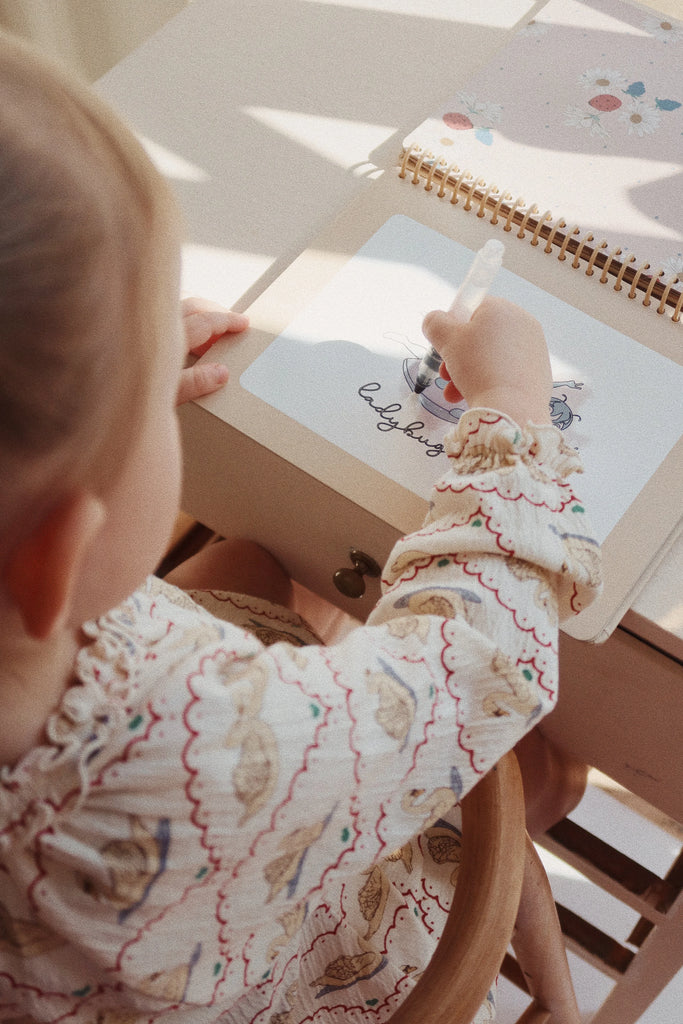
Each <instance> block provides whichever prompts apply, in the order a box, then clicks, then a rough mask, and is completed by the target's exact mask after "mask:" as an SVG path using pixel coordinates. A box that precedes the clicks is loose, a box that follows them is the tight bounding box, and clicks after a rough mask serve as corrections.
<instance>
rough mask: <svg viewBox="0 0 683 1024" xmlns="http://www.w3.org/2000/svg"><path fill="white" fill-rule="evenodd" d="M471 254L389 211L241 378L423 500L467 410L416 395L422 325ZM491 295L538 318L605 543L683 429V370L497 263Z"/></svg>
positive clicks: (559, 416)
mask: <svg viewBox="0 0 683 1024" xmlns="http://www.w3.org/2000/svg"><path fill="white" fill-rule="evenodd" d="M473 255H474V254H473V252H472V251H471V250H470V249H468V248H466V247H465V246H464V245H461V244H460V243H458V242H456V241H454V240H452V239H450V238H447V237H445V236H444V235H442V234H440V233H438V232H437V231H434V230H433V229H432V228H430V227H427V226H425V225H424V224H421V223H418V222H417V221H415V220H413V219H411V218H409V217H406V216H403V215H396V216H393V217H391V218H390V219H388V220H387V221H386V222H385V223H384V224H383V226H381V227H380V229H379V230H378V231H377V232H376V233H375V234H373V235H372V237H371V238H369V240H368V241H367V242H366V243H365V244H364V245H363V246H362V247H361V248H360V249H359V250H358V252H357V253H356V254H355V255H354V256H353V257H352V258H351V259H350V260H349V262H348V263H346V264H345V265H343V266H342V267H341V269H340V270H339V271H338V272H337V273H336V274H335V276H334V277H333V278H332V279H331V280H330V281H329V282H328V283H327V284H326V286H325V287H324V288H323V289H322V290H321V291H320V292H318V294H316V295H315V296H314V297H313V298H312V299H311V301H310V302H309V304H308V305H307V306H306V307H305V308H304V309H303V311H302V312H300V313H299V314H298V315H297V316H296V317H295V319H294V320H293V321H292V322H291V323H290V324H289V326H288V327H287V328H286V329H285V330H284V331H283V332H282V333H280V334H279V336H278V337H276V338H275V340H274V341H272V342H271V344H270V345H269V346H268V347H267V348H266V349H265V351H264V352H263V353H262V354H261V355H260V356H259V357H258V358H257V359H256V360H255V361H254V362H253V363H252V364H251V365H250V366H249V367H248V368H247V369H246V371H245V372H244V373H243V374H242V376H241V380H240V383H241V385H242V387H243V388H244V389H246V390H247V391H248V392H250V393H251V394H253V395H256V396H258V397H259V398H261V399H263V400H264V401H265V402H267V403H268V404H269V405H271V406H273V407H274V408H276V409H278V410H280V411H281V412H283V413H285V414H286V415H287V416H288V417H290V418H291V419H293V420H295V421H296V422H297V423H300V424H303V425H304V426H305V427H308V428H309V429H310V430H312V431H313V432H314V433H315V434H316V435H318V436H320V437H322V438H325V439H326V440H327V441H330V442H332V444H334V445H336V446H337V447H338V448H341V449H342V450H343V451H344V452H347V453H348V454H350V455H353V456H354V457H355V458H357V459H359V460H360V461H361V462H363V463H364V464H365V465H368V466H370V467H372V468H373V469H374V470H376V471H377V472H378V473H380V474H383V475H384V476H385V477H388V478H389V479H391V480H393V481H395V482H396V483H398V484H400V485H401V486H403V487H405V488H407V489H408V490H410V491H413V492H414V493H415V494H417V495H419V496H420V497H422V498H427V497H428V496H429V493H430V489H431V486H432V484H433V482H434V481H435V479H436V477H437V476H438V475H439V473H440V472H441V470H442V469H444V468H445V460H446V456H445V455H443V451H442V442H443V437H444V434H445V433H446V431H447V430H448V427H449V425H450V424H451V423H453V422H456V421H457V419H458V418H459V416H460V415H461V414H462V411H463V408H464V406H462V405H459V406H451V405H449V404H448V403H445V402H444V400H443V397H442V391H441V387H440V386H439V384H440V382H439V381H437V382H435V383H433V384H431V385H430V386H429V388H428V389H427V390H426V391H425V392H424V393H423V394H422V395H421V396H419V397H418V396H416V395H415V393H414V391H413V388H412V382H413V381H414V374H415V370H416V366H417V363H418V361H419V359H420V357H421V356H422V354H423V352H424V351H425V348H426V342H425V340H424V337H423V335H422V331H421V322H422V318H423V316H424V314H425V313H426V312H428V311H429V310H430V309H435V308H442V309H444V308H447V307H448V306H449V305H450V302H451V300H452V298H453V294H454V290H455V288H456V287H457V285H458V283H459V282H460V281H461V280H462V278H463V277H464V276H465V273H466V272H467V270H468V268H469V266H470V264H471V262H472V259H473ZM491 293H492V294H497V295H501V296H504V297H506V298H508V299H510V300H511V301H513V302H516V303H518V304H519V305H521V306H523V307H525V308H526V309H527V310H529V312H531V313H533V314H534V316H536V317H537V318H538V319H539V320H540V322H541V324H542V325H543V328H544V330H545V333H546V338H547V340H548V344H549V348H550V352H551V363H552V368H553V379H554V382H555V387H554V390H553V398H552V403H551V414H552V418H553V421H554V422H555V424H556V425H557V426H558V427H559V428H560V429H562V430H563V431H564V432H565V436H566V439H567V441H568V443H569V444H571V445H573V446H575V447H576V448H578V449H579V450H580V452H581V454H582V457H583V460H584V464H585V476H584V478H583V479H582V480H581V481H580V484H579V491H580V493H581V495H582V497H583V499H584V500H585V502H586V504H587V506H588V508H589V509H590V513H591V518H592V521H593V523H594V526H595V529H596V533H597V536H598V539H599V540H600V541H601V542H602V541H604V540H605V538H606V537H607V535H608V534H609V533H610V531H611V530H612V529H613V527H614V526H615V525H616V523H617V522H618V521H619V519H620V518H621V517H622V516H623V515H624V513H625V511H626V510H627V508H628V507H629V506H630V505H631V503H632V502H633V501H634V499H635V498H636V496H637V495H638V493H639V492H640V491H641V489H642V488H643V487H644V486H645V484H646V483H647V481H648V480H649V478H650V477H651V476H652V474H653V473H654V472H655V471H656V469H657V468H658V466H659V465H660V463H661V462H662V461H663V460H664V459H665V457H666V455H667V454H668V453H669V451H670V450H671V449H672V448H673V446H674V445H675V444H676V443H677V441H678V440H679V438H680V437H681V435H682V434H683V403H681V394H683V367H681V366H680V365H678V364H677V363H675V362H673V361H672V360H670V359H668V358H666V357H665V356H663V355H661V354H659V353H657V352H655V351H652V350H651V349H649V348H646V347H645V346H644V345H641V344H639V343H638V342H636V341H634V340H633V339H632V338H630V337H628V336H627V335H625V334H623V333H621V332H620V331H618V330H616V329H614V328H613V327H610V326H608V325H606V324H604V323H601V322H599V321H597V320H595V319H593V318H592V317H590V316H589V315H588V314H586V313H584V312H582V311H581V310H579V309H576V308H575V307H574V306H572V305H569V304H568V303H566V302H564V301H562V300H561V299H559V298H556V297H555V296H553V295H551V294H549V293H548V292H546V291H544V290H543V289H541V288H539V287H538V286H537V285H535V284H533V283H531V282H530V281H527V280H525V279H523V278H521V277H519V276H517V275H516V274H513V273H511V272H509V271H507V270H505V269H502V270H501V271H499V273H498V275H497V277H496V280H495V282H494V285H493V287H492V289H491ZM672 329H674V328H672ZM635 382H637V385H636V384H635ZM641 410H646V415H647V424H648V429H647V431H644V430H643V429H642V424H641V415H642V412H641ZM378 486H380V487H381V484H379V485H378Z"/></svg>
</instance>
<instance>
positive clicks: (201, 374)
mask: <svg viewBox="0 0 683 1024" xmlns="http://www.w3.org/2000/svg"><path fill="white" fill-rule="evenodd" d="M228 376H229V373H228V368H227V366H224V365H223V364H222V363H197V364H196V365H195V366H190V367H188V368H187V369H185V370H183V372H182V373H181V374H180V384H179V385H178V394H177V397H176V405H182V404H183V402H193V401H195V399H197V398H202V397H203V396H204V395H210V394H212V393H213V392H214V391H218V389H219V388H222V387H223V385H224V384H225V382H226V381H227V379H228Z"/></svg>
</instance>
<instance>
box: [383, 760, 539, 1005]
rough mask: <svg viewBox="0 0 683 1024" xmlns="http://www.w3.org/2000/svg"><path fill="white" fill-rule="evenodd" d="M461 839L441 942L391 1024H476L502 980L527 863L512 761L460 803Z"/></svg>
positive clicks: (521, 800) (518, 780) (517, 780)
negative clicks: (500, 974)
mask: <svg viewBox="0 0 683 1024" xmlns="http://www.w3.org/2000/svg"><path fill="white" fill-rule="evenodd" d="M462 834H463V841H462V854H461V861H460V869H459V872H458V882H457V885H456V887H455V895H454V898H453V904H452V906H451V909H450V911H449V914H448V919H447V921H446V926H445V928H444V932H443V935H442V936H441V939H440V940H439V943H438V945H437V948H436V951H435V953H434V956H433V957H432V959H431V961H430V963H429V965H428V967H427V968H426V970H425V971H424V973H423V974H422V976H421V978H420V980H419V981H418V982H417V984H416V985H415V988H414V989H413V990H412V992H411V993H410V995H409V996H408V997H407V998H406V999H405V1001H404V1002H403V1003H402V1005H401V1006H400V1007H399V1009H398V1010H397V1011H396V1013H395V1014H394V1015H393V1017H392V1018H391V1024H417V1022H418V1021H419V1022H420V1024H423V1022H425V1024H426V1022H429V1024H471V1022H472V1020H473V1019H474V1016H475V1014H476V1012H477V1010H478V1009H479V1007H480V1006H481V1004H482V1003H483V1002H484V1000H485V999H486V996H487V994H488V992H489V990H490V988H491V986H492V984H493V982H494V980H495V978H496V975H497V974H498V971H499V969H500V965H501V963H502V961H503V957H504V955H505V951H506V949H507V947H508V944H509V943H510V939H511V936H512V932H513V929H514V925H515V920H516V917H517V911H518V907H519V900H520V894H521V891H522V881H523V877H524V865H525V857H526V829H525V818H524V792H523V789H522V780H521V775H520V771H519V765H518V764H517V759H516V757H515V755H514V753H512V752H510V753H509V754H506V755H505V756H504V757H503V758H501V760H500V761H499V762H498V764H497V765H496V766H495V767H494V768H493V769H492V770H491V771H490V772H489V773H488V774H487V775H486V776H484V778H483V779H481V781H480V782H478V783H477V785H476V786H475V787H474V789H473V790H471V791H470V793H468V794H467V796H466V797H465V798H464V799H463V801H462Z"/></svg>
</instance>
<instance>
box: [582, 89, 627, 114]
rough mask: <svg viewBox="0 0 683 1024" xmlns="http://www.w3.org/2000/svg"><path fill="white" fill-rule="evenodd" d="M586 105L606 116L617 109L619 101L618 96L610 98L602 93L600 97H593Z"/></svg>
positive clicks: (619, 104)
mask: <svg viewBox="0 0 683 1024" xmlns="http://www.w3.org/2000/svg"><path fill="white" fill-rule="evenodd" d="M588 105H589V106H591V107H594V108H595V110H600V111H603V112H604V113H606V114H608V113H609V112H610V110H618V109H619V107H620V106H621V100H620V99H619V97H618V96H611V95H610V94H609V93H608V92H604V93H602V94H601V95H600V96H594V97H593V99H592V100H589V101H588Z"/></svg>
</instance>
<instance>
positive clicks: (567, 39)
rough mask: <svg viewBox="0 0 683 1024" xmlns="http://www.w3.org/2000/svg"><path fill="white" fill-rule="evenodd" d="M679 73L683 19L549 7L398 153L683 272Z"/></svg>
mask: <svg viewBox="0 0 683 1024" xmlns="http://www.w3.org/2000/svg"><path fill="white" fill-rule="evenodd" d="M682 67H683V23H680V22H675V21H673V20H671V19H670V18H665V17H664V16H660V15H658V14H657V13H656V12H653V11H652V10H650V9H648V8H645V7H641V6H638V5H636V4H633V3H630V2H624V0H591V2H590V3H587V2H581V0H550V2H549V3H548V4H547V5H546V6H545V7H544V8H543V9H542V10H541V12H540V13H539V14H538V15H537V17H536V18H535V19H534V20H533V21H532V22H530V23H529V24H528V25H527V26H526V27H525V28H523V29H522V30H521V31H520V32H519V33H518V34H517V35H516V36H515V38H514V39H513V41H512V42H511V43H510V44H509V45H508V46H506V47H505V48H504V49H503V50H501V51H500V52H499V53H498V54H497V55H496V57H495V58H494V59H493V61H492V62H491V63H489V65H488V66H487V67H485V68H484V69H483V70H482V71H481V72H479V73H478V74H477V76H476V77H475V78H473V79H471V80H470V82H469V83H468V84H467V86H466V87H465V88H463V89H462V90H461V91H460V92H458V93H456V94H455V95H452V96H451V97H450V98H449V99H448V100H447V101H446V102H445V103H444V105H443V106H442V108H441V109H440V110H439V111H438V112H437V113H436V114H435V115H434V116H433V117H431V118H430V119H429V120H427V121H425V122H424V123H423V124H422V125H421V126H420V127H419V128H417V129H416V130H415V131H414V132H412V133H411V134H410V136H409V137H408V138H407V139H406V144H407V145H409V144H417V145H419V146H421V147H422V148H424V149H426V150H428V151H431V152H432V153H433V154H435V155H437V156H444V157H445V158H446V159H447V161H448V162H449V163H454V164H456V165H457V166H458V167H459V169H460V170H461V171H462V170H467V171H469V172H471V174H472V175H474V176H475V177H476V178H478V177H482V178H484V179H485V181H486V184H487V185H496V187H497V188H499V189H500V190H503V191H505V190H506V191H509V192H511V193H512V194H513V197H514V198H517V197H518V196H521V197H522V198H523V199H524V200H525V203H527V204H528V205H531V204H533V203H535V204H537V205H538V207H539V211H540V213H544V212H545V211H546V210H550V211H551V212H552V214H553V216H554V218H555V219H556V220H557V219H559V218H560V217H562V218H564V219H565V220H566V221H567V223H568V224H570V225H572V226H573V225H574V224H577V225H578V226H579V227H580V228H581V230H582V232H588V231H591V232H592V233H593V234H594V236H595V240H596V242H597V243H600V242H601V241H602V240H603V239H605V240H606V241H607V242H608V244H609V247H610V250H612V249H614V248H616V247H617V246H619V247H620V248H621V249H622V251H623V252H624V253H625V254H629V255H631V254H632V255H634V256H635V257H636V259H637V261H638V264H640V263H642V262H646V261H647V262H649V263H650V265H651V266H652V268H653V269H654V270H659V269H660V268H661V269H663V270H664V272H665V274H666V275H667V277H668V276H669V275H674V274H679V275H681V274H683V256H682V254H681V250H682V249H683V245H682V241H681V235H682V228H683V202H681V196H682V195H683V106H682V104H683V76H682V75H681V68H682Z"/></svg>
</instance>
